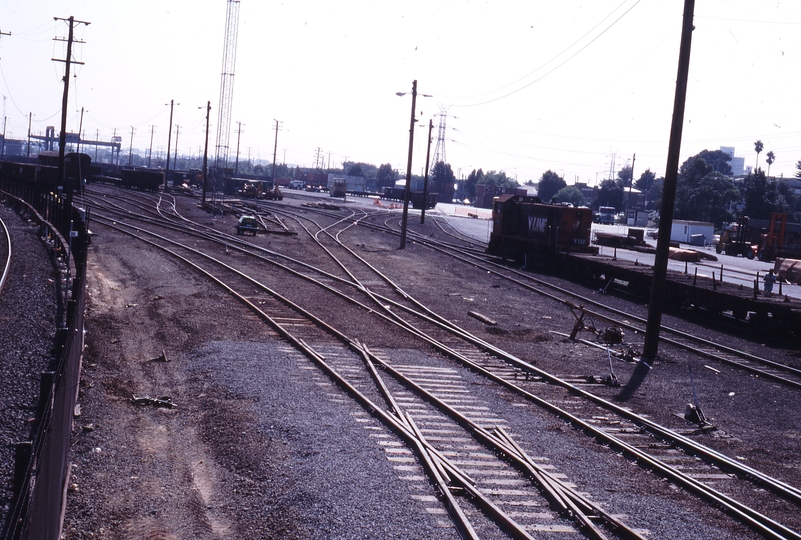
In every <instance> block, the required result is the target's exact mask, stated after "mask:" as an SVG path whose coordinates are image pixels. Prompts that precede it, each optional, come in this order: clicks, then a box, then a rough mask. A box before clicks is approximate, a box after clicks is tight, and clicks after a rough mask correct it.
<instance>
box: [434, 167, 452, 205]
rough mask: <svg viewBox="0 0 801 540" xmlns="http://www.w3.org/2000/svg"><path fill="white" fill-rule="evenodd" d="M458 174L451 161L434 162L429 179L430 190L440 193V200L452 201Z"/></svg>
mask: <svg viewBox="0 0 801 540" xmlns="http://www.w3.org/2000/svg"><path fill="white" fill-rule="evenodd" d="M455 183H456V175H455V174H453V169H451V166H450V164H449V163H445V162H443V161H438V162H437V163H436V164H434V169H433V171H431V175H430V180H429V190H431V191H432V192H433V193H437V194H438V200H439V201H440V202H452V201H453V193H454V191H455V189H454V187H453V186H454V184H455Z"/></svg>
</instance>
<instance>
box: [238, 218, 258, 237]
mask: <svg viewBox="0 0 801 540" xmlns="http://www.w3.org/2000/svg"><path fill="white" fill-rule="evenodd" d="M257 232H259V222H258V221H256V218H255V217H254V216H242V217H241V218H239V223H237V224H236V234H239V235H242V234H252V235H253V236H256V233H257Z"/></svg>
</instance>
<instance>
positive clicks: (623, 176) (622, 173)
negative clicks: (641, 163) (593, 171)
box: [617, 165, 634, 188]
mask: <svg viewBox="0 0 801 540" xmlns="http://www.w3.org/2000/svg"><path fill="white" fill-rule="evenodd" d="M632 176H634V171H633V170H632V168H631V165H626V166H625V167H623V168H622V169H620V170H619V171H617V183H618V184H620V187H623V188H627V187H629V186H630V185H631V178H632Z"/></svg>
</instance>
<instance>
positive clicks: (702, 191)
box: [673, 150, 740, 227]
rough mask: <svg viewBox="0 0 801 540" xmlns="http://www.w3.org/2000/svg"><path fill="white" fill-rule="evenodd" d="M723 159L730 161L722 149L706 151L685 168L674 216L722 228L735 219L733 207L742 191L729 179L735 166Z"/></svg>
mask: <svg viewBox="0 0 801 540" xmlns="http://www.w3.org/2000/svg"><path fill="white" fill-rule="evenodd" d="M722 156H726V157H727V158H730V156H728V155H727V154H725V153H724V152H720V151H718V150H716V151H714V152H709V151H708V150H705V151H703V152H701V153H699V154H697V155H695V156H692V157H690V158H688V159H687V161H685V162H684V163H683V164H682V165H681V167H680V168H679V177H678V180H677V183H676V206H675V209H674V212H673V215H674V217H676V218H678V219H689V220H695V221H711V222H712V223H714V224H715V225H716V226H718V227H720V226H722V225H723V222H724V221H732V220H733V217H734V216H733V214H732V212H731V208H732V205H733V204H734V202H736V201H737V200H739V197H740V192H739V190H738V189H737V186H736V185H735V184H734V181H733V180H732V179H731V178H729V177H728V176H726V174H727V173H730V172H731V167H730V166H729V165H728V161H727V160H722V159H721V158H722ZM707 159H709V160H710V161H709V162H708V161H707ZM710 162H711V163H710ZM724 165H725V166H724Z"/></svg>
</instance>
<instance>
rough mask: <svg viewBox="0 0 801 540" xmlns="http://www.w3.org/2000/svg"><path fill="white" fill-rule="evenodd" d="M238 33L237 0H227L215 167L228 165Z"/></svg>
mask: <svg viewBox="0 0 801 540" xmlns="http://www.w3.org/2000/svg"><path fill="white" fill-rule="evenodd" d="M238 31H239V0H228V10H227V14H226V17H225V45H224V46H223V63H222V77H221V79H220V108H219V111H220V112H219V116H218V118H217V154H216V155H217V157H216V158H215V161H214V166H215V167H225V166H226V165H227V164H228V140H229V138H230V135H231V107H232V106H233V99H234V67H235V65H236V39H237V34H238Z"/></svg>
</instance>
